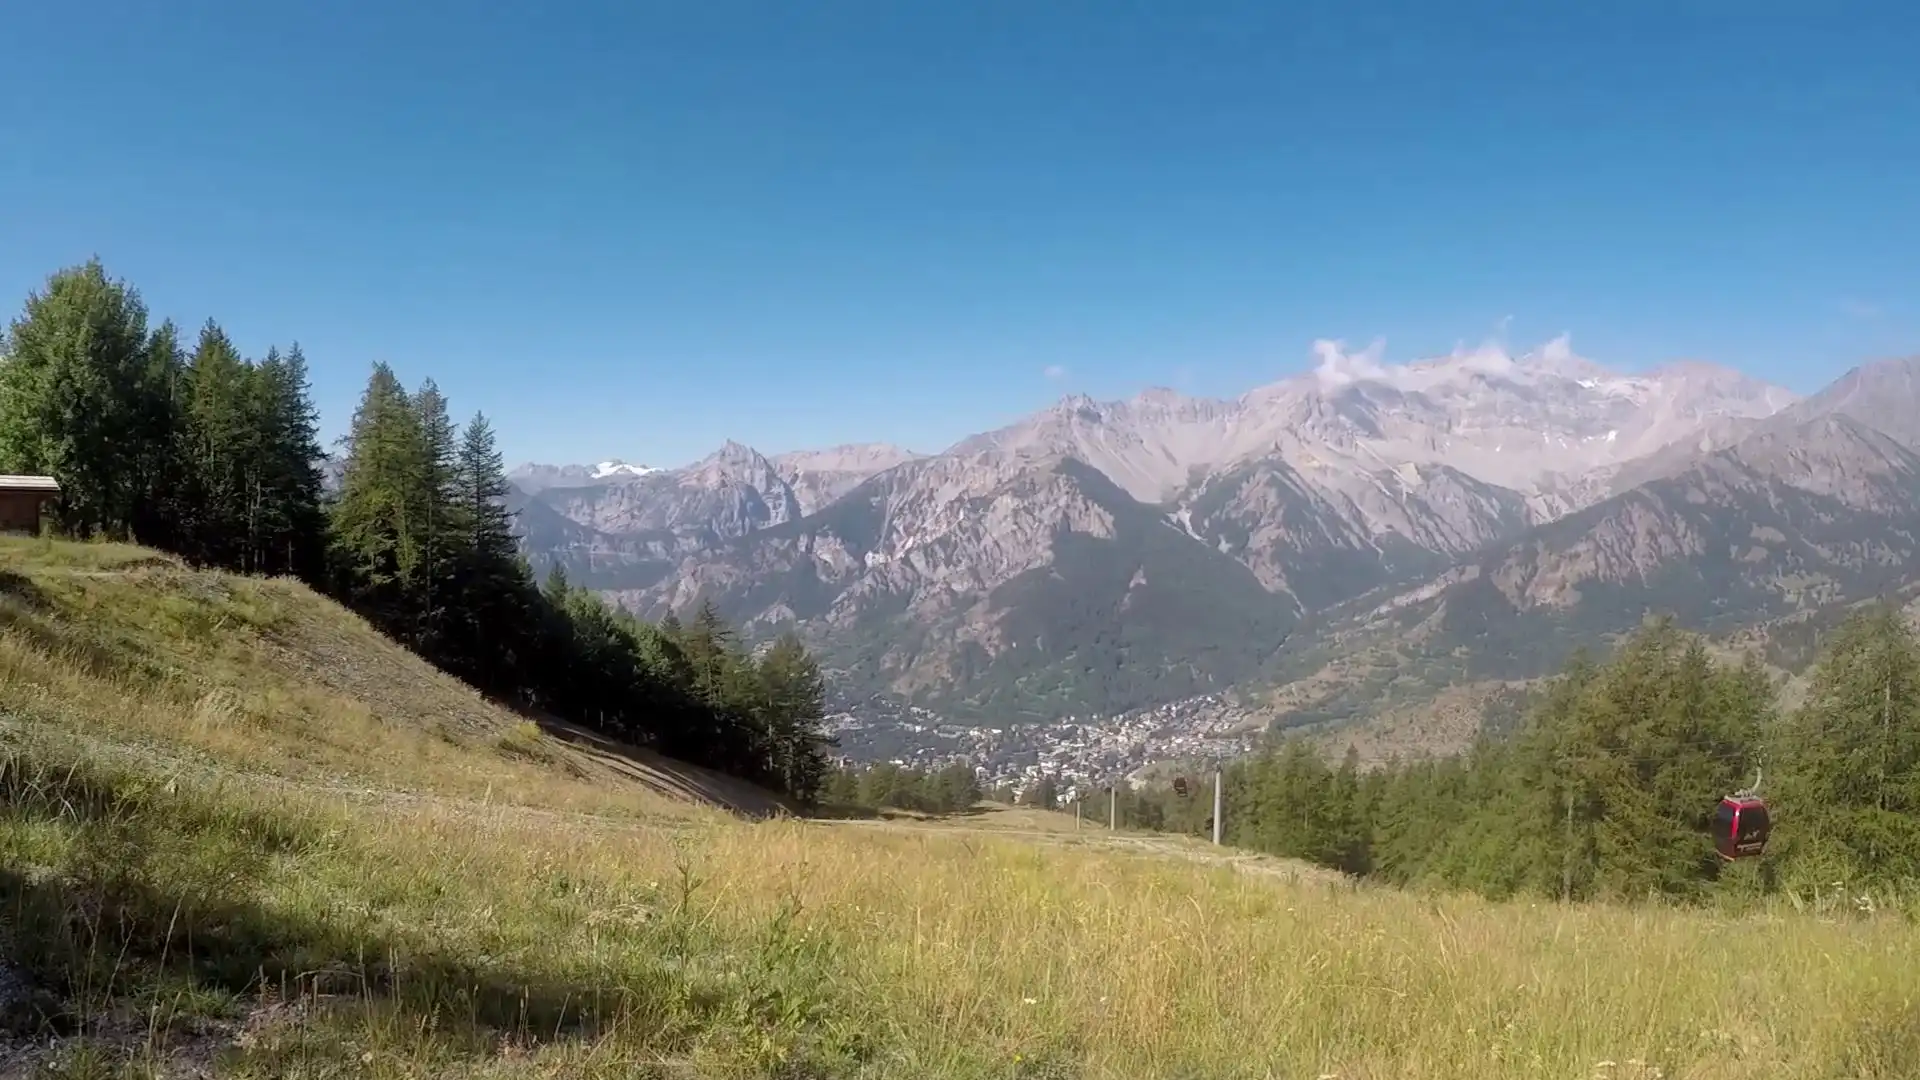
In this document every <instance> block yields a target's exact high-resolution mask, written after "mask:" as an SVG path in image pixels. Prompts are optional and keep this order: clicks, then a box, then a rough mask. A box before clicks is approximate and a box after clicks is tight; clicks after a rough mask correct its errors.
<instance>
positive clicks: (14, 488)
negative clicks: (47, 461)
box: [0, 476, 60, 536]
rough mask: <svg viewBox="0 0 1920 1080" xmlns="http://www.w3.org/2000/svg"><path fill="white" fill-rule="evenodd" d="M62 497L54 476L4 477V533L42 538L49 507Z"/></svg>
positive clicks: (0, 516)
mask: <svg viewBox="0 0 1920 1080" xmlns="http://www.w3.org/2000/svg"><path fill="white" fill-rule="evenodd" d="M59 495H60V482H59V481H58V480H55V479H54V478H53V477H51V476H0V533H27V534H29V535H32V536H38V535H39V534H40V519H41V517H42V516H43V515H45V514H46V512H47V504H48V503H50V502H52V501H53V500H54V499H56V498H58V497H59Z"/></svg>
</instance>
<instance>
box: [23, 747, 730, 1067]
mask: <svg viewBox="0 0 1920 1080" xmlns="http://www.w3.org/2000/svg"><path fill="white" fill-rule="evenodd" d="M0 819H4V820H3V821H0V952H3V955H0V960H3V961H4V966H0V974H4V975H5V976H6V978H7V979H11V980H12V981H14V982H17V983H21V984H23V985H22V986H21V987H20V988H19V992H16V993H13V994H11V995H7V994H0V1028H4V1029H5V1031H7V1032H10V1033H12V1034H15V1035H48V1034H55V1035H58V1034H67V1033H71V1032H73V1031H74V1030H76V1029H77V1028H78V1027H79V1026H81V1025H82V1024H83V1022H84V1020H85V1018H86V1017H88V1016H91V1015H97V1014H98V1013H99V1012H100V1011H101V1010H102V1009H103V1008H105V1007H107V1006H110V1005H111V1004H113V1003H114V1002H115V1001H116V1000H121V999H125V998H127V997H128V996H129V995H135V996H137V995H138V993H139V992H140V990H141V989H142V987H143V986H148V987H151V986H154V985H157V984H162V983H164V984H166V985H173V986H179V985H183V984H190V985H193V986H195V987H199V988H204V989H210V990H217V991H221V992H224V993H225V994H228V995H233V996H235V997H239V996H241V995H248V994H255V993H261V992H266V993H268V994H270V995H272V996H275V997H278V998H279V999H281V1000H292V999H310V1000H317V999H320V998H325V997H331V996H337V995H347V996H350V997H352V998H355V999H360V1000H364V1001H367V1002H371V1003H377V1004H380V1005H384V1006H388V1007H390V1008H391V1009H393V1010H395V1011H397V1012H399V1013H401V1014H405V1015H409V1016H414V1017H417V1018H418V1019H419V1020H420V1021H421V1023H422V1024H430V1026H431V1029H432V1030H433V1031H435V1033H436V1037H438V1038H444V1039H449V1040H452V1041H454V1042H455V1043H459V1044H464V1045H466V1046H468V1047H470V1048H471V1049H473V1050H475V1051H485V1050H487V1049H489V1048H492V1047H496V1046H497V1045H498V1043H499V1040H500V1038H501V1037H502V1036H506V1037H510V1038H512V1039H514V1040H515V1041H517V1042H519V1043H520V1044H522V1045H525V1044H528V1043H534V1042H540V1041H546V1040H550V1039H554V1038H559V1037H569V1036H572V1037H581V1038H586V1039H591V1038H593V1037H595V1036H597V1035H600V1034H603V1033H606V1032H608V1031H611V1030H612V1029H613V1028H614V1027H615V1026H618V1027H619V1028H620V1029H622V1031H623V1032H624V1033H625V1034H626V1035H627V1036H628V1037H630V1038H631V1037H636V1036H637V1037H639V1038H641V1039H643V1040H647V1041H651V1039H650V1036H651V1035H653V1034H660V1035H662V1036H663V1037H669V1038H670V1034H669V1033H668V1032H667V1029H666V1025H667V1024H668V1023H670V1022H673V1023H674V1024H675V1026H676V1027H677V1028H678V1029H680V1030H683V1031H684V1030H685V1028H686V1024H687V1021H693V1023H694V1026H696V1027H697V1026H701V1025H704V1024H706V1023H709V1022H719V1021H718V1019H717V1018H719V1017H722V1016H736V1015H738V1009H737V1007H736V1006H737V1003H735V1002H732V1001H730V1000H729V998H728V996H727V995H726V994H725V993H724V991H722V990H721V989H720V988H718V987H717V986H716V987H715V988H713V989H712V990H705V989H702V988H700V987H698V986H690V985H687V981H686V980H685V979H684V977H683V976H682V975H681V974H679V973H677V972H675V971H673V970H672V969H671V968H669V967H668V966H667V964H666V962H665V960H666V958H665V957H664V956H663V957H662V958H661V961H660V962H659V963H658V964H657V965H656V966H652V967H648V968H639V969H628V970H624V971H621V972H619V973H617V974H612V973H610V977H609V978H608V979H607V981H605V982H603V983H599V984H597V985H588V984H582V983H581V982H579V981H573V980H568V979H564V978H561V977H558V976H556V975H554V974H551V973H544V972H533V971H523V970H514V969H512V968H510V967H507V966H504V965H501V964H498V963H485V962H476V960H475V959H474V958H470V957H466V956H456V955H452V954H450V953H448V952H446V951H444V950H443V949H441V948H439V947H437V946H436V945H435V943H433V942H432V941H431V939H428V938H426V937H425V936H424V935H421V936H419V937H413V936H409V937H407V938H406V939H405V940H402V939H400V938H396V937H394V936H392V935H389V934H381V933H370V932H369V931H368V930H367V929H366V926H365V921H364V920H362V919H355V918H348V919H344V920H329V919H327V918H324V917H316V916H308V915H305V914H300V913H291V912H288V911H284V910H271V909H269V908H267V907H265V906H263V905H262V904H261V902H260V900H259V899H258V898H257V896H256V893H258V892H260V891H261V887H262V886H263V885H264V884H265V883H266V882H267V881H268V880H269V877H268V876H269V875H270V874H272V873H275V872H284V867H285V865H286V863H285V861H284V858H283V856H284V855H285V854H286V853H289V852H295V851H297V850H299V849H301V848H304V847H306V846H307V845H310V844H315V843H321V842H324V838H323V837H322V836H320V835H318V826H316V825H310V824H309V823H307V822H303V821H298V820H293V819H288V818H283V817H276V816H273V815H268V814H264V813H258V812H249V811H245V810H240V809H236V808H233V807H229V806H217V805H213V804H209V803H202V802H199V801H196V800H193V799H180V798H174V797H172V796H170V795H168V794H166V793H165V792H164V791H162V790H159V789H158V788H157V787H155V786H153V785H149V784H145V783H141V782H138V781H134V782H128V781H125V780H120V779H118V778H112V777H108V776H105V775H103V774H100V773H97V772H94V771H93V770H90V769H89V768H87V767H85V766H83V765H74V764H72V763H62V764H61V765H59V766H49V765H44V764H36V763H32V762H27V761H24V760H23V758H22V757H21V756H20V755H18V754H14V755H9V756H7V757H4V758H0ZM160 822H164V823H165V830H164V833H162V832H160V831H159V830H158V829H157V828H156V825H157V823H160ZM55 825H57V826H58V827H59V828H60V829H61V830H62V833H63V835H64V836H66V837H68V838H69V841H70V843H69V844H68V845H67V846H66V847H65V848H64V850H62V852H61V854H60V856H59V858H58V859H57V865H54V866H36V865H33V864H32V863H31V862H30V861H28V860H27V859H23V858H22V857H21V856H22V855H23V854H27V853H28V851H29V850H30V848H28V847H26V846H23V845H22V844H21V838H22V837H31V836H33V835H36V834H39V833H41V832H42V830H43V829H44V828H46V827H48V826H55ZM183 839H184V840H185V842H186V843H187V844H188V845H191V848H190V850H183V846H182V842H183ZM349 907H351V905H349ZM663 952H664V950H663ZM5 981H6V979H0V983H4V982H5ZM6 999H10V1000H6ZM649 1026H652V1027H653V1028H654V1029H655V1030H654V1031H653V1032H650V1031H649V1030H648V1028H649ZM421 1030H428V1027H424V1026H423V1027H422V1028H421Z"/></svg>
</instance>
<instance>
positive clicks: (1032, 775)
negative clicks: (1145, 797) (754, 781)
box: [828, 694, 1262, 800]
mask: <svg viewBox="0 0 1920 1080" xmlns="http://www.w3.org/2000/svg"><path fill="white" fill-rule="evenodd" d="M828 722H829V725H830V726H831V728H832V730H833V733H834V735H835V737H836V739H837V740H838V742H839V744H840V746H839V753H840V754H841V755H843V756H844V757H846V758H847V759H849V760H851V761H854V762H860V763H874V762H893V763H894V764H897V765H901V766H905V767H911V768H918V769H937V768H940V767H942V766H944V765H947V764H949V763H951V762H954V761H965V762H967V763H969V764H971V765H972V766H973V767H974V773H975V775H977V776H978V777H979V778H980V785H981V787H982V788H983V789H986V790H992V789H994V788H997V787H1002V786H1011V787H1012V788H1013V789H1014V790H1015V791H1016V792H1025V791H1028V790H1030V789H1032V788H1033V787H1034V786H1035V785H1037V784H1039V782H1040V780H1041V778H1042V777H1052V778H1053V783H1054V788H1055V791H1056V792H1057V794H1058V796H1059V797H1060V798H1061V799H1062V800H1071V799H1073V798H1076V797H1078V796H1079V795H1081V794H1086V793H1090V792H1093V791H1097V790H1100V789H1102V788H1104V787H1105V786H1106V785H1107V784H1109V783H1113V782H1115V781H1116V780H1120V779H1129V778H1132V777H1134V776H1135V775H1136V774H1138V773H1140V772H1141V771H1142V770H1143V769H1144V768H1146V767H1147V766H1150V765H1154V764H1156V763H1163V762H1195V763H1199V762H1206V761H1220V760H1225V759H1227V758H1231V757H1236V756H1238V755H1240V754H1243V753H1246V752H1247V751H1249V750H1251V749H1252V748H1253V747H1254V745H1255V743H1256V742H1257V741H1258V739H1259V737H1260V734H1261V728H1262V724H1261V721H1260V719H1259V718H1258V717H1257V716H1255V715H1253V714H1251V713H1250V712H1249V711H1248V710H1246V709H1245V708H1243V707H1241V706H1239V705H1238V704H1236V703H1235V702H1234V701H1233V700H1232V699H1231V697H1230V696H1229V695H1226V694H1207V695H1203V696H1200V697H1194V698H1187V699H1184V700H1181V701H1175V702H1169V703H1167V704H1164V705H1154V706H1150V707H1147V708H1142V709H1135V710H1132V711H1130V712H1125V713H1120V714H1118V715H1115V716H1066V717H1062V718H1060V719H1059V720H1057V721H1055V722H1053V723H1051V724H1023V725H1019V726H1004V727H993V726H988V725H984V724H980V725H972V724H965V723H960V722H956V721H953V720H949V719H945V718H943V717H940V716H938V715H937V714H935V713H932V712H930V711H928V710H926V709H921V708H918V707H915V706H910V705H901V704H899V703H897V702H891V701H888V700H886V699H874V700H872V701H863V702H857V703H841V705H840V708H839V711H837V712H836V713H834V714H833V715H832V716H830V717H829V718H828Z"/></svg>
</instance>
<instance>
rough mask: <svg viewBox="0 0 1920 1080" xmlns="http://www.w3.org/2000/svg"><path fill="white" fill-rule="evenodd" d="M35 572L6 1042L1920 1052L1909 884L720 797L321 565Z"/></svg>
mask: <svg viewBox="0 0 1920 1080" xmlns="http://www.w3.org/2000/svg"><path fill="white" fill-rule="evenodd" d="M0 585H3V586H4V594H5V595H4V598H0V714H3V715H0V918H3V919H4V922H3V923H0V933H3V934H4V935H5V941H4V945H5V950H4V956H5V958H6V966H5V967H4V968H0V1021H3V1022H4V1025H5V1028H6V1030H7V1032H8V1033H9V1034H8V1035H7V1037H6V1040H5V1042H4V1044H0V1073H4V1074H6V1075H34V1070H36V1069H37V1070H40V1073H41V1075H46V1076H69V1077H107V1076H117V1077H118V1076H141V1077H144V1076H159V1075H196V1074H208V1075H220V1076H242V1077H270V1076H271V1077H285V1076H300V1077H320V1076H349V1075H350V1076H373V1077H402V1076H407V1077H420V1076H447V1077H468V1076H483V1077H534V1076H541V1077H548V1076H567V1077H614V1076H620V1077H628V1076H661V1077H692V1076H762V1077H793V1078H797V1077H965V1078H975V1077H978V1078H989V1077H991V1078H1003V1077H1004V1078H1016V1077H1024V1078H1042V1077H1046V1078H1067V1077H1123V1076H1124V1077H1182V1078H1184V1077H1236V1076H1245V1077H1267V1076H1276V1077H1278V1076H1286V1077H1294V1076H1307V1077H1316V1076H1338V1077H1342V1078H1345V1080H1354V1078H1387V1077H1394V1078H1401V1077H1409V1078H1416V1080H1417V1078H1427V1077H1504V1076H1511V1077H1521V1076H1525V1077H1538V1076H1554V1077H1581V1078H1585V1077H1601V1076H1604V1077H1636V1076H1637V1077H1653V1076H1664V1077H1691V1078H1711V1080H1720V1078H1735V1077H1816V1076H1817V1077H1879V1078H1887V1077H1896V1076H1908V1075H1912V1072H1911V1071H1910V1070H1911V1067H1912V1063H1913V1062H1915V1061H1920V992H1917V991H1916V989H1915V985H1914V982H1913V979H1912V971H1911V958H1912V957H1913V956H1914V955H1916V949H1920V930H1917V929H1916V928H1915V927H1914V926H1913V925H1912V924H1911V923H1910V922H1908V921H1906V920H1903V919H1900V918H1895V917H1889V916H1884V915H1880V916H1876V915H1866V914H1851V915H1845V916H1833V915H1829V916H1826V917H1821V918H1815V917H1812V916H1803V915H1798V914H1794V913H1785V912H1780V913H1758V914H1748V915H1743V916H1738V917H1735V916H1733V915H1721V916H1714V915H1708V914H1700V913H1682V912H1675V911H1667V910H1657V909H1642V910H1618V909H1604V908H1592V909H1572V910H1567V909H1558V908H1553V907H1549V906H1540V907H1532V906H1503V905H1496V904H1491V903H1487V902H1484V901H1478V900H1471V899H1462V898H1451V897H1446V898H1437V897H1435V898H1429V897H1416V896H1411V895H1403V894H1398V893H1393V892H1388V891H1381V890H1370V889H1357V888H1354V887H1352V886H1349V885H1346V884H1344V883H1341V882H1339V881H1337V880H1334V879H1332V878H1329V877H1327V876H1326V875H1319V874H1310V873H1306V872H1303V871H1298V869H1297V868H1295V867H1292V866H1290V865H1288V864H1283V863H1277V862H1274V861H1273V860H1261V859H1253V858H1237V857H1226V856H1223V855H1222V854H1221V853H1219V852H1216V851H1213V850H1211V849H1208V848H1206V847H1204V846H1201V845H1197V844H1190V843H1183V842H1176V841H1173V840H1169V839H1165V838H1154V837H1137V836H1124V835H1123V836H1109V835H1107V834H1104V833H1103V832H1101V831H1100V830H1098V829H1082V830H1079V831H1075V830H1074V829H1073V827H1072V823H1071V821H1070V819H1066V818H1064V817H1060V816H1057V815H1054V816H1048V817H1047V818H1045V819H1044V820H1042V819H1040V818H1035V817H1032V816H1031V815H1030V816H1028V817H1025V818H1018V819H1015V818H1013V817H1006V818H1002V817H1001V816H999V815H982V816H979V817H971V818H963V819H960V820H959V821H958V823H956V824H943V823H932V822H918V823H906V822H885V821H880V822H872V821H869V822H846V823H823V822H809V821H801V820H796V819H792V818H788V817H783V816H778V815H772V816H771V817H769V818H763V819H760V820H754V819H751V818H748V817H745V816H739V815H733V814H728V813H725V812H723V811H721V810H718V809H716V808H715V807H714V803H715V802H716V801H720V800H726V801H730V802H732V803H733V804H735V805H736V806H738V807H740V808H742V809H745V810H749V811H752V812H754V813H758V814H771V812H772V811H775V810H777V805H776V804H775V803H774V801H773V800H772V799H771V798H770V797H767V796H764V795H760V794H758V793H756V792H754V791H752V790H751V789H747V788H744V787H743V786H741V785H738V784H737V783H727V782H724V781H722V780H720V779H719V778H716V777H712V776H709V775H707V774H702V773H698V772H696V771H694V770H689V769H684V768H681V767H678V766H675V765H674V764H673V763H671V762H664V761H660V760H657V759H651V760H650V759H646V758H643V757H640V756H638V755H628V754H626V753H625V752H624V751H623V750H622V748H619V747H615V746H609V745H605V744H600V745H581V744H573V743H568V742H566V741H564V740H563V739H560V738H557V737H555V735H554V734H552V733H547V732H542V731H540V730H539V729H538V728H536V727H532V726H530V725H528V724H526V723H525V722H523V721H522V720H520V719H519V718H518V717H515V716H512V715H510V714H507V713H504V712H502V711H500V710H498V709H496V708H493V707H491V706H490V705H488V704H487V703H486V702H485V701H483V700H481V699H480V698H478V697H477V696H476V695H474V694H472V693H470V692H468V691H466V690H465V689H464V688H463V687H461V686H459V685H458V684H457V683H453V682H452V681H450V680H447V679H445V678H443V677H441V676H439V675H437V674H436V673H434V672H432V671H430V670H429V669H427V668H425V667H424V666H423V665H421V664H420V663H419V662H418V661H416V660H413V659H412V658H411V657H410V656H409V655H408V654H406V653H405V652H404V651H401V650H399V649H396V648H394V647H392V646H391V645H389V644H387V643H386V642H384V641H383V640H382V639H380V638H379V637H378V636H377V635H375V634H373V633H372V632H371V631H370V630H369V629H368V628H367V627H366V626H365V625H364V624H363V623H361V622H360V621H358V620H357V619H354V618H353V617H352V616H349V615H347V614H345V613H344V612H342V611H341V610H340V609H338V608H337V607H334V606H333V605H331V604H328V603H326V602H324V601H322V600H320V599H318V598H317V597H315V596H313V595H312V594H311V593H309V592H307V591H306V590H304V589H302V588H300V587H298V586H295V585H291V584H288V583H283V582H262V581H249V580H244V579H237V578H232V577H227V576H224V575H218V574H201V573H193V572H188V571H185V570H182V569H180V568H178V567H176V566H173V565H171V564H169V563H168V562H166V561H165V560H163V559H160V558H159V557H157V556H154V555H152V554H151V553H148V552H143V551H139V550H135V549H128V548H113V547H81V546H66V545H47V544H43V543H39V542H30V541H12V542H0ZM561 734H565V733H561ZM194 1070H201V1073H196V1072H195V1071H194ZM1903 1070H1908V1071H1903Z"/></svg>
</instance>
